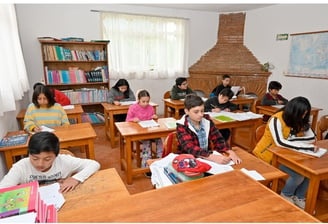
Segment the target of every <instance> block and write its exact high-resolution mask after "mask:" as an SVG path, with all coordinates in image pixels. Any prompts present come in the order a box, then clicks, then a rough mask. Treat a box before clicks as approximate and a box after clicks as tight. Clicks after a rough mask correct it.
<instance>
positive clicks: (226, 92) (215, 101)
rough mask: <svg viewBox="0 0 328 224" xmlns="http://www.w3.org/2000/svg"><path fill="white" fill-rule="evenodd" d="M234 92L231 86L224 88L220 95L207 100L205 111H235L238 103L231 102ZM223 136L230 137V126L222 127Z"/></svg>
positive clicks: (226, 138)
mask: <svg viewBox="0 0 328 224" xmlns="http://www.w3.org/2000/svg"><path fill="white" fill-rule="evenodd" d="M232 97H233V92H232V91H231V89H229V88H224V89H223V90H222V91H221V92H220V93H219V95H218V96H214V97H211V98H209V99H208V100H206V101H205V112H220V111H228V112H230V111H235V110H238V105H236V104H234V103H231V102H230V100H231V98H232ZM220 132H221V134H222V136H223V138H224V139H225V140H226V141H227V140H228V139H229V137H230V130H229V129H228V128H225V129H220Z"/></svg>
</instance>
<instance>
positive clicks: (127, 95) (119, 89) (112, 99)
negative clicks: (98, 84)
mask: <svg viewBox="0 0 328 224" xmlns="http://www.w3.org/2000/svg"><path fill="white" fill-rule="evenodd" d="M135 100H136V97H135V95H134V93H133V91H132V90H131V89H130V85H129V82H128V81H127V80H126V79H119V80H118V81H117V82H116V83H115V85H114V86H113V87H112V88H111V89H110V90H109V93H108V102H109V103H111V104H114V105H121V102H124V101H135ZM114 119H115V121H117V122H120V121H125V119H126V114H117V115H114Z"/></svg>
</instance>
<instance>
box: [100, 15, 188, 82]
mask: <svg viewBox="0 0 328 224" xmlns="http://www.w3.org/2000/svg"><path fill="white" fill-rule="evenodd" d="M101 18H102V29H103V39H108V40H110V45H109V58H110V60H109V64H110V65H109V67H110V75H111V78H114V79H115V78H126V79H133V78H136V79H142V78H149V79H161V78H174V77H178V76H187V74H188V72H187V71H188V66H187V62H188V60H187V59H188V57H187V55H188V54H187V52H188V51H187V46H188V43H187V36H188V35H187V25H188V21H187V20H186V19H177V18H167V17H155V16H145V15H132V14H119V13H108V12H102V13H101Z"/></svg>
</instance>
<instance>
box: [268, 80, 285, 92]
mask: <svg viewBox="0 0 328 224" xmlns="http://www.w3.org/2000/svg"><path fill="white" fill-rule="evenodd" d="M281 88H282V85H281V83H280V82H277V81H271V82H270V83H269V87H268V90H270V89H276V90H281Z"/></svg>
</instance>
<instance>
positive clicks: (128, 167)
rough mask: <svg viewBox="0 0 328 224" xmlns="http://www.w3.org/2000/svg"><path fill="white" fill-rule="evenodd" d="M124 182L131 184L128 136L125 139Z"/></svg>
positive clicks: (130, 145) (129, 140) (130, 144)
mask: <svg viewBox="0 0 328 224" xmlns="http://www.w3.org/2000/svg"><path fill="white" fill-rule="evenodd" d="M125 141H126V142H125V159H126V183H127V184H132V152H131V150H132V143H133V142H131V139H130V138H126V139H125Z"/></svg>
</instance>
